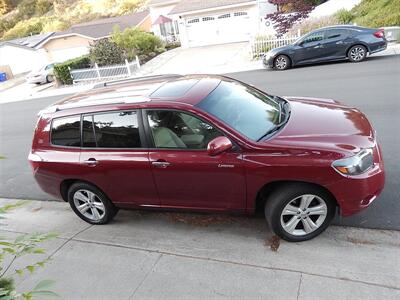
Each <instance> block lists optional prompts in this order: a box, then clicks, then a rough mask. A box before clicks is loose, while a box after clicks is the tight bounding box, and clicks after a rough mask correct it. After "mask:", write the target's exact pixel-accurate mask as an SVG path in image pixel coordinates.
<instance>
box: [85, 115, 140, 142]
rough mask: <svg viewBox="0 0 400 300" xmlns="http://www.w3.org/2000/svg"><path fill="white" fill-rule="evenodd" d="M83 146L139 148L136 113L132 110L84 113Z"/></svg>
mask: <svg viewBox="0 0 400 300" xmlns="http://www.w3.org/2000/svg"><path fill="white" fill-rule="evenodd" d="M82 131H83V133H82V136H83V147H89V148H91V147H97V148H140V147H141V141H140V135H139V126H138V119H137V114H136V112H134V111H129V112H126V111H125V112H116V113H105V114H94V115H85V116H84V117H83V123H82Z"/></svg>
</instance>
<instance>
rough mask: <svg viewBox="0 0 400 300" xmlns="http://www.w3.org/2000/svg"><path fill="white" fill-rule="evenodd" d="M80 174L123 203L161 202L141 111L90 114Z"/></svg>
mask: <svg viewBox="0 0 400 300" xmlns="http://www.w3.org/2000/svg"><path fill="white" fill-rule="evenodd" d="M82 143H83V144H82V146H83V147H82V151H81V156H80V173H81V174H82V175H83V178H85V179H87V180H88V181H89V182H91V183H94V184H96V185H97V186H98V187H100V188H101V189H102V190H103V191H104V192H105V193H106V195H108V196H109V197H110V199H111V200H112V202H114V203H118V205H120V206H124V205H125V206H131V205H145V206H146V205H148V206H158V205H159V204H160V201H159V198H158V196H157V191H156V188H155V185H154V180H153V175H152V171H151V167H150V163H149V152H148V150H146V149H143V148H142V145H143V136H142V137H141V136H140V132H139V124H138V112H137V111H114V112H108V113H96V114H87V115H84V116H83V121H82Z"/></svg>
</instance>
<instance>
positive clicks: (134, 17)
mask: <svg viewBox="0 0 400 300" xmlns="http://www.w3.org/2000/svg"><path fill="white" fill-rule="evenodd" d="M147 16H149V11H148V10H144V11H141V12H136V13H132V14H128V15H124V16H119V17H112V18H105V19H99V20H94V21H90V22H85V23H80V24H75V25H72V26H71V27H70V28H69V29H68V30H66V31H61V32H57V33H56V34H54V36H53V37H52V39H54V38H57V37H60V36H66V35H81V36H86V37H89V38H92V39H99V38H103V37H107V36H109V35H110V34H111V33H112V32H113V30H114V27H115V26H119V28H120V29H121V30H124V29H126V28H129V27H136V26H138V25H140V24H141V23H142V22H143V21H144V20H145V19H146V17H147Z"/></svg>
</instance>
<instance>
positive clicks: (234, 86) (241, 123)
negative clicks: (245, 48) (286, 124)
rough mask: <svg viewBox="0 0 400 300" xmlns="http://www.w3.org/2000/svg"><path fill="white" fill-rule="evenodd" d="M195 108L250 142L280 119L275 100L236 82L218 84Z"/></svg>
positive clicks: (257, 138)
mask: <svg viewBox="0 0 400 300" xmlns="http://www.w3.org/2000/svg"><path fill="white" fill-rule="evenodd" d="M197 106H198V107H200V108H201V109H203V110H205V111H206V112H208V113H210V114H211V115H213V116H215V117H217V118H218V119H220V120H221V121H223V122H224V123H226V124H227V125H229V126H230V127H232V128H234V129H235V130H236V131H238V132H240V133H241V134H243V135H245V136H246V137H247V138H249V139H251V140H253V141H258V140H259V139H260V138H262V137H263V136H264V135H265V134H266V133H267V132H269V131H271V129H273V128H275V127H276V126H277V125H278V124H279V122H280V118H281V117H280V114H281V109H280V105H279V104H278V102H277V101H275V100H274V99H272V97H269V96H268V95H266V94H263V93H261V92H259V91H257V90H256V89H254V88H252V87H250V86H247V85H243V84H240V83H239V82H235V81H221V83H220V84H219V85H218V87H217V88H216V89H215V90H214V91H212V92H211V93H210V94H209V95H208V96H207V97H206V98H205V99H204V100H202V101H201V102H200V103H199V104H198V105H197Z"/></svg>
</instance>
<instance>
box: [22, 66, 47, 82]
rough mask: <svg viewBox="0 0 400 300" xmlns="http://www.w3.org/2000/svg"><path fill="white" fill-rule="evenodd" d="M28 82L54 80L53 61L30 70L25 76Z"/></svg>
mask: <svg viewBox="0 0 400 300" xmlns="http://www.w3.org/2000/svg"><path fill="white" fill-rule="evenodd" d="M26 81H27V82H28V83H36V84H42V83H49V82H53V81H54V63H51V64H48V65H45V66H43V67H42V68H40V69H39V70H37V71H32V72H30V73H29V74H28V75H27V76H26Z"/></svg>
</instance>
